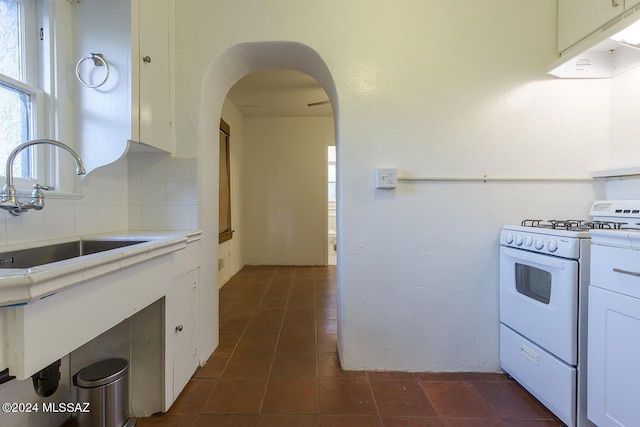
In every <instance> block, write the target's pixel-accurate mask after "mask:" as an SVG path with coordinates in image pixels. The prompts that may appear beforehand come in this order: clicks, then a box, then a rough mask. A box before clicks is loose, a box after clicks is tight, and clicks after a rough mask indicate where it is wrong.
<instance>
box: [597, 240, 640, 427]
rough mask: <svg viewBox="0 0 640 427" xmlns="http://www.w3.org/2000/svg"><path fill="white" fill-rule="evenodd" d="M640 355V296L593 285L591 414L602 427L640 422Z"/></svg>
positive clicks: (631, 278) (638, 282) (630, 425)
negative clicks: (635, 296)
mask: <svg viewBox="0 0 640 427" xmlns="http://www.w3.org/2000/svg"><path fill="white" fill-rule="evenodd" d="M629 252H631V251H629ZM607 271H612V270H611V269H609V270H607ZM621 278H624V279H627V280H629V281H631V280H633V281H635V282H637V283H636V284H637V285H638V286H640V279H638V278H637V277H634V276H630V275H629V276H621ZM639 355H640V299H637V298H634V297H631V296H628V295H624V294H620V293H618V292H612V291H608V290H605V289H602V288H599V287H595V286H590V287H589V361H588V366H589V368H588V392H587V400H588V405H587V408H588V409H587V415H588V418H589V419H590V420H591V421H593V422H594V423H596V424H597V425H598V426H599V427H609V426H611V427H613V426H615V427H621V426H627V427H632V426H638V425H640V424H639V423H640V405H639V402H640V401H639V400H638V385H639V384H640V363H639V362H640V356H639Z"/></svg>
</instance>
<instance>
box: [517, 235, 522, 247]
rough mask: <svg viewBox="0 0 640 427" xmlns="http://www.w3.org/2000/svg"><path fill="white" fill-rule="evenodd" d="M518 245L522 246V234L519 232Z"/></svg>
mask: <svg viewBox="0 0 640 427" xmlns="http://www.w3.org/2000/svg"><path fill="white" fill-rule="evenodd" d="M516 245H518V246H522V236H521V235H519V234H518V235H517V236H516Z"/></svg>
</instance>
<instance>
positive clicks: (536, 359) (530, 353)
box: [520, 344, 540, 365]
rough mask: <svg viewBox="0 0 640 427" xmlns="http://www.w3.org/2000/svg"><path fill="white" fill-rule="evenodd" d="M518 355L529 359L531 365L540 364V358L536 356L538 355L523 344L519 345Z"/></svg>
mask: <svg viewBox="0 0 640 427" xmlns="http://www.w3.org/2000/svg"><path fill="white" fill-rule="evenodd" d="M520 353H522V355H523V356H524V357H526V358H527V359H529V360H530V361H531V362H532V363H535V364H536V365H539V364H540V356H538V353H536V352H535V351H533V350H531V349H530V348H527V346H525V345H524V344H520Z"/></svg>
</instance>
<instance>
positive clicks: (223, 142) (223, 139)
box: [218, 119, 233, 243]
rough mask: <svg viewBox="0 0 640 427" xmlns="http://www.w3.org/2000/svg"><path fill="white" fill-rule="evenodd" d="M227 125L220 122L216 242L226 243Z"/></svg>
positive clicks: (230, 232)
mask: <svg viewBox="0 0 640 427" xmlns="http://www.w3.org/2000/svg"><path fill="white" fill-rule="evenodd" d="M230 137H231V129H230V128H229V125H228V124H227V123H226V122H225V121H224V120H222V119H221V120H220V189H219V192H218V197H219V198H220V204H219V211H220V212H219V215H220V216H219V233H220V234H219V238H218V242H219V243H222V242H226V241H227V240H231V238H232V237H233V230H232V229H231V173H230V168H229V138H230Z"/></svg>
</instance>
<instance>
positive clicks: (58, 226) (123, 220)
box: [0, 153, 198, 246]
mask: <svg viewBox="0 0 640 427" xmlns="http://www.w3.org/2000/svg"><path fill="white" fill-rule="evenodd" d="M78 179H79V188H80V194H78V195H75V194H74V195H64V194H49V195H45V208H44V209H43V210H41V211H29V212H26V213H24V214H22V215H20V216H18V217H14V216H11V215H10V214H9V213H8V212H0V246H3V245H13V244H19V243H27V242H32V241H39V240H46V239H55V238H64V237H71V236H75V235H84V234H95V233H109V232H118V231H123V230H145V231H146V230H190V229H197V228H198V214H197V210H198V197H197V159H184V158H173V157H172V156H170V155H168V154H161V153H130V154H128V155H127V156H126V157H124V158H123V159H121V160H118V161H117V162H115V163H112V164H110V165H107V166H104V167H101V168H98V169H96V170H94V171H92V172H91V173H89V174H88V175H87V176H85V177H83V178H78ZM18 189H19V190H25V189H26V188H22V187H19V188H18Z"/></svg>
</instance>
